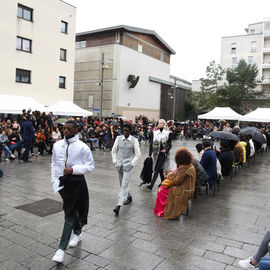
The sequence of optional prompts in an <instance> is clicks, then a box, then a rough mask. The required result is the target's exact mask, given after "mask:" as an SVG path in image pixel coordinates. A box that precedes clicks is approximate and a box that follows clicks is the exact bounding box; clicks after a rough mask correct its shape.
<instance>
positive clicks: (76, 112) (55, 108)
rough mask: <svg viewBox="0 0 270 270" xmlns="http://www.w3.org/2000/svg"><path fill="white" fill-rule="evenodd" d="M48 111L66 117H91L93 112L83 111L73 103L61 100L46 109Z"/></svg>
mask: <svg viewBox="0 0 270 270" xmlns="http://www.w3.org/2000/svg"><path fill="white" fill-rule="evenodd" d="M46 111H48V112H53V114H55V115H66V116H91V115H93V113H92V112H89V111H87V110H84V109H82V108H81V107H79V106H77V105H76V104H74V103H73V102H71V101H64V100H59V101H58V102H56V103H55V104H53V105H51V106H49V107H47V108H46Z"/></svg>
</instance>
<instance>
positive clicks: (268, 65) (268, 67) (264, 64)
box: [262, 62, 270, 69]
mask: <svg viewBox="0 0 270 270" xmlns="http://www.w3.org/2000/svg"><path fill="white" fill-rule="evenodd" d="M262 68H263V69H270V62H268V63H263V64H262Z"/></svg>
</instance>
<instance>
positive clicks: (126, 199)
mask: <svg viewBox="0 0 270 270" xmlns="http://www.w3.org/2000/svg"><path fill="white" fill-rule="evenodd" d="M131 129H132V127H131V125H130V124H125V125H124V126H123V134H124V135H121V136H117V138H116V140H115V142H114V145H113V148H112V160H113V164H114V165H115V167H116V169H117V171H118V176H119V181H120V187H121V189H120V192H119V196H118V203H117V206H116V207H115V208H114V209H113V211H114V213H115V215H116V216H118V215H119V211H120V207H121V206H122V205H123V204H125V205H127V204H129V203H131V202H132V197H131V195H130V192H129V188H128V184H129V181H130V178H131V171H132V169H133V167H134V166H135V165H136V163H137V161H138V159H139V157H140V156H141V151H140V147H139V142H138V140H137V139H136V138H134V137H133V136H131V135H130V132H131Z"/></svg>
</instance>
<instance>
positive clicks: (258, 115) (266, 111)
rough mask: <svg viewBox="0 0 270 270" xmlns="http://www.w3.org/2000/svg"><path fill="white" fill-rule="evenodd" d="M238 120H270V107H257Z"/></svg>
mask: <svg viewBox="0 0 270 270" xmlns="http://www.w3.org/2000/svg"><path fill="white" fill-rule="evenodd" d="M240 121H246V122H270V108H257V109H256V110H255V111H253V112H250V113H248V114H246V115H243V116H242V117H241V118H240Z"/></svg>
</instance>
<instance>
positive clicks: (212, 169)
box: [201, 140, 217, 189]
mask: <svg viewBox="0 0 270 270" xmlns="http://www.w3.org/2000/svg"><path fill="white" fill-rule="evenodd" d="M203 150H204V153H203V155H202V159H201V165H202V166H203V168H204V169H205V171H206V172H207V174H208V177H209V178H208V183H209V188H210V189H212V187H213V185H214V183H215V182H216V180H217V156H216V153H215V152H214V151H213V150H212V148H211V142H210V141H208V140H204V141H203Z"/></svg>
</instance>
